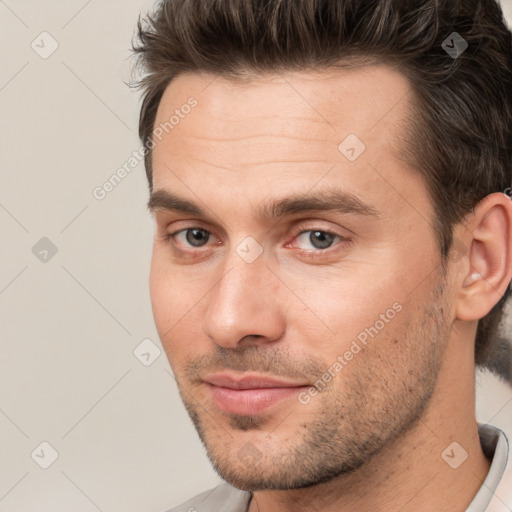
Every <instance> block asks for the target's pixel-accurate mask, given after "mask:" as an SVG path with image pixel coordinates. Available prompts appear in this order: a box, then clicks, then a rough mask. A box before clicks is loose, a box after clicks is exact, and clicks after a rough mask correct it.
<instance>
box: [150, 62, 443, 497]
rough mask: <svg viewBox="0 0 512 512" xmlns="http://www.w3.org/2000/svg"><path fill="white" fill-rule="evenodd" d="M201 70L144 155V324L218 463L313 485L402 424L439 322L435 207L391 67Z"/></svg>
mask: <svg viewBox="0 0 512 512" xmlns="http://www.w3.org/2000/svg"><path fill="white" fill-rule="evenodd" d="M214 78H215V77H213V76H208V75H202V76H201V75H198V74H197V75H196V74H189V75H183V76H180V77H178V78H177V79H175V80H174V81H173V82H171V84H170V85H169V86H168V88H167V90H166V92H165V94H164V96H163V98H162V101H161V104H160V106H159V109H158V113H157V119H156V123H155V128H156V127H158V126H160V125H161V123H165V122H166V121H168V120H169V118H170V117H171V116H172V115H175V114H176V112H175V111H176V110H178V111H179V112H178V113H179V114H180V115H179V118H180V119H179V122H176V119H174V121H173V127H172V129H169V128H168V129H167V131H168V133H167V134H164V136H163V137H161V141H160V142H158V143H157V146H156V147H155V149H154V151H153V166H154V168H153V172H154V178H153V188H154V191H153V192H154V193H157V192H159V194H158V195H160V199H159V200H158V201H156V200H155V202H154V205H155V210H154V212H155V220H156V236H155V242H154V247H153V260H152V266H151V280H150V281H151V282H150V287H151V298H152V305H153V312H154V317H155V322H156V326H157V329H158V332H159V335H160V338H161V341H162V343H163V346H164V348H165V350H166V352H167V356H168V358H169V361H170V364H171V366H172V369H173V372H174V375H175V377H176V380H177V383H178V386H179V390H180V393H181V396H182V399H183V401H184V403H185V406H186V408H187V410H188V412H189V414H190V416H191V418H192V420H193V422H194V424H195V426H196V428H197V430H198V432H199V435H200V437H201V440H202V441H203V443H204V444H205V446H206V448H207V451H208V456H209V458H210V460H211V461H212V463H213V465H214V467H215V468H216V470H217V471H218V472H219V474H220V475H221V476H222V477H223V478H224V479H226V480H227V481H229V482H231V483H232V484H233V485H235V486H236V487H239V488H241V489H250V490H258V489H264V488H274V489H286V488H298V487H303V486H307V485H312V484H315V483H319V482H321V481H327V480H329V479H331V478H333V477H335V476H337V475H340V474H343V473H345V472H348V471H351V470H353V469H355V468H358V467H360V466H361V465H362V464H364V463H365V462H366V461H368V460H370V459H371V457H372V456H373V455H374V454H376V453H378V452H379V450H380V449H382V448H383V447H385V446H386V445H389V444H390V443H391V442H392V441H393V440H394V439H395V438H396V437H397V436H399V435H400V434H401V433H403V432H404V431H406V430H407V429H408V428H410V427H411V426H412V425H413V424H414V422H415V420H416V419H417V418H418V417H419V416H420V415H421V413H422V412H423V411H424V409H425V406H426V405H427V402H428V399H429V398H430V396H431V395H432V393H433V390H434V387H435V383H436V378H437V374H438V371H439V368H440V364H441V359H442V355H443V351H444V347H445V345H446V341H447V339H448V336H449V332H450V328H449V325H450V323H451V320H452V318H451V315H452V311H451V308H450V300H449V298H448V294H449V293H450V289H449V287H446V286H444V284H445V281H444V279H443V274H442V272H441V271H440V254H439V250H438V247H437V244H436V239H435V237H434V234H433V229H432V227H431V225H430V224H432V223H433V211H432V206H431V204H430V200H429V197H428V195H427V192H426V188H425V186H424V184H423V182H422V181H421V180H420V178H419V177H418V176H417V175H416V174H415V173H414V172H413V171H412V170H411V169H410V168H408V167H407V165H406V164H405V163H404V162H403V161H401V160H400V155H399V150H400V146H401V142H400V139H399V137H400V135H401V133H403V132H404V131H405V130H407V125H406V121H405V116H406V115H407V113H408V112H409V111H410V104H411V102H412V101H414V100H413V98H412V94H411V89H410V87H409V85H408V82H407V81H406V80H405V79H404V78H403V77H402V76H401V75H399V74H397V73H396V72H394V71H392V70H390V69H389V68H387V67H384V66H379V67H376V66H374V67H367V68H364V69H359V70H351V71H340V70H338V71H336V72H335V71H332V72H331V73H330V74H327V73H324V74H320V73H305V72H301V73H294V74H292V73H285V74H283V75H273V76H265V77H260V78H259V79H258V81H257V82H256V81H253V82H247V83H234V82H230V81H228V80H225V79H223V78H221V77H217V78H215V79H214ZM190 97H193V98H194V99H195V100H196V101H197V105H195V106H194V107H193V108H192V109H189V108H182V106H183V105H185V104H187V101H188V100H189V98H190ZM189 103H190V102H189ZM184 112H189V113H188V114H184ZM167 127H169V125H167ZM160 133H161V132H160ZM351 134H355V136H354V135H351ZM363 144H364V146H363ZM161 192H166V193H167V194H172V195H173V196H176V197H178V198H180V199H182V200H184V201H187V202H189V203H193V204H194V205H195V206H196V208H195V210H196V211H193V210H191V209H189V210H188V211H186V209H184V208H176V209H172V208H170V206H172V205H174V206H179V205H180V206H183V203H179V202H172V201H169V200H168V199H167V200H165V198H164V199H163V194H161ZM320 200H323V201H325V202H327V201H331V202H332V203H331V204H325V203H324V205H323V206H320V205H316V206H314V205H313V204H311V203H314V202H315V201H320ZM334 203H337V204H336V205H335V204H334ZM270 205H274V206H275V207H273V208H271V207H270ZM165 206H167V207H169V208H166V207H165ZM325 208H327V209H325ZM429 223H430V224H429ZM169 234H174V236H172V237H170V238H166V235H169ZM263 377H267V378H273V379H276V380H278V381H279V384H276V383H275V382H270V381H268V382H264V381H262V380H261V378H263ZM244 378H245V379H244ZM251 378H252V379H251ZM258 378H259V379H260V380H257V379H258ZM255 379H256V380H255ZM278 385H279V386H281V387H276V386H278ZM315 385H316V387H315ZM248 388H250V389H248ZM256 388H260V389H256Z"/></svg>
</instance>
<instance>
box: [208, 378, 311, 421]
mask: <svg viewBox="0 0 512 512" xmlns="http://www.w3.org/2000/svg"><path fill="white" fill-rule="evenodd" d="M203 380H204V382H205V383H206V385H207V386H208V388H209V390H210V394H211V397H212V400H213V403H214V404H215V405H216V406H217V407H218V408H219V409H220V410H222V411H224V412H226V413H228V414H239V415H255V414H261V413H262V412H264V411H266V410H267V409H269V408H270V407H272V406H274V405H276V404H277V403H279V402H281V401H282V400H284V399H286V398H290V397H292V396H294V395H296V394H298V393H299V392H300V391H301V390H303V389H304V388H306V387H310V384H306V383H304V382H291V381H284V380H281V379H277V378H272V377H266V376H261V375H256V374H249V375H247V374H246V375H239V376H236V375H233V374H227V373H217V374H212V375H208V376H206V377H205V378H204V379H203Z"/></svg>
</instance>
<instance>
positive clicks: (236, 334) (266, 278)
mask: <svg viewBox="0 0 512 512" xmlns="http://www.w3.org/2000/svg"><path fill="white" fill-rule="evenodd" d="M248 243H249V245H245V244H244V243H243V242H242V243H241V244H240V245H239V246H238V247H237V248H234V249H233V250H232V251H230V254H229V255H228V256H226V259H225V261H224V265H223V270H222V275H223V277H222V278H221V279H220V280H219V281H218V282H217V284H216V285H215V286H214V287H213V289H212V290H211V293H210V294H208V297H209V299H208V307H207V309H206V311H205V314H204V317H203V331H204V332H205V334H206V335H207V336H208V337H210V338H211V339H212V340H213V341H214V342H215V343H217V344H219V345H222V346H225V347H235V346H236V345H237V344H238V343H239V342H240V340H242V339H243V338H244V337H246V336H251V335H252V336H258V339H262V338H265V339H275V338H276V337H279V336H280V334H281V331H282V329H283V328H284V322H283V318H282V311H281V310H280V307H279V301H278V294H277V285H276V278H275V276H273V274H272V272H271V271H270V270H269V269H268V268H267V265H266V259H265V257H264V254H262V253H260V254H259V255H258V256H257V257H254V252H253V253H252V255H251V257H248V255H250V254H251V251H253V250H254V248H251V246H250V243H251V242H250V241H249V242H248Z"/></svg>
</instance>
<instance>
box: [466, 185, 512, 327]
mask: <svg viewBox="0 0 512 512" xmlns="http://www.w3.org/2000/svg"><path fill="white" fill-rule="evenodd" d="M466 228H467V231H466V234H467V233H468V232H469V233H470V240H469V251H468V253H467V255H466V257H465V259H466V261H465V268H466V269H467V268H469V271H466V274H465V275H464V276H463V277H462V280H461V285H460V288H459V296H458V300H457V308H456V314H457V318H458V319H460V320H465V321H474V320H479V319H481V318H483V317H484V316H486V315H487V314H488V313H489V311H490V310H491V309H492V308H493V307H494V305H495V304H496V303H497V302H498V301H499V299H500V298H501V297H502V295H503V294H504V293H505V291H506V289H507V286H508V285H509V284H510V281H511V279H512V202H511V201H510V199H509V198H508V197H507V196H505V195H504V194H501V193H494V194H490V195H489V196H487V197H486V198H485V199H483V200H482V201H481V202H480V203H479V204H478V205H477V206H476V208H475V211H474V216H473V218H472V220H471V222H470V225H468V226H466ZM468 263H469V265H468Z"/></svg>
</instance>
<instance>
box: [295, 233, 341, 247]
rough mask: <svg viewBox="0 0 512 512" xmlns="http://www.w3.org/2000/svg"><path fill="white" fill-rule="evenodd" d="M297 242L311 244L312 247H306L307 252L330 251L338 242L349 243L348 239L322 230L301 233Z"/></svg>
mask: <svg viewBox="0 0 512 512" xmlns="http://www.w3.org/2000/svg"><path fill="white" fill-rule="evenodd" d="M296 240H298V241H299V242H301V243H302V244H310V245H311V246H312V247H311V246H310V247H306V248H305V249H306V250H311V249H317V250H318V249H329V248H330V247H331V246H332V245H333V243H334V242H335V241H336V240H340V241H348V239H347V238H346V237H343V236H341V235H338V234H336V233H332V232H331V231H326V230H322V229H308V230H305V231H300V232H299V234H298V236H297V237H296Z"/></svg>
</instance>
